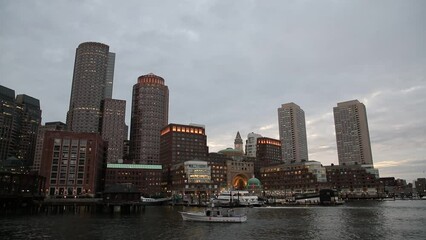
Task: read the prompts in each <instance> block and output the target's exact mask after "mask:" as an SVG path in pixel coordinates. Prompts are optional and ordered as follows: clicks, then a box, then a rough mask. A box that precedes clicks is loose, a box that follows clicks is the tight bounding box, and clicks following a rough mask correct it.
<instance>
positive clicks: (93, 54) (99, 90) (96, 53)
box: [67, 42, 115, 133]
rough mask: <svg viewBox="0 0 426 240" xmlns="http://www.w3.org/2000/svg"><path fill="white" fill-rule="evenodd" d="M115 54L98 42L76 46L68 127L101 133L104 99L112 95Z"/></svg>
mask: <svg viewBox="0 0 426 240" xmlns="http://www.w3.org/2000/svg"><path fill="white" fill-rule="evenodd" d="M114 64H115V54H114V53H111V52H109V46H108V45H106V44H103V43H97V42H85V43H81V44H80V45H79V46H78V48H77V49H76V54H75V61H74V73H73V80H72V89H71V97H70V105H69V110H68V113H67V126H68V130H70V131H73V132H93V133H96V132H99V130H100V129H101V127H100V118H101V116H102V113H101V101H102V100H103V99H105V98H111V97H112V83H113V76H114Z"/></svg>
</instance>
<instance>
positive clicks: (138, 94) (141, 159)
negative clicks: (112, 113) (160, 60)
mask: <svg viewBox="0 0 426 240" xmlns="http://www.w3.org/2000/svg"><path fill="white" fill-rule="evenodd" d="M168 114H169V88H168V87H167V86H166V85H164V79H163V78H162V77H159V76H156V75H154V74H152V73H150V74H148V75H143V76H140V77H139V78H138V82H137V83H136V84H135V85H134V86H133V95H132V117H131V123H130V125H131V126H130V156H129V157H130V159H131V160H132V161H133V162H135V163H141V164H159V162H160V131H161V129H163V128H164V127H165V126H166V125H167V124H168V119H169V118H168Z"/></svg>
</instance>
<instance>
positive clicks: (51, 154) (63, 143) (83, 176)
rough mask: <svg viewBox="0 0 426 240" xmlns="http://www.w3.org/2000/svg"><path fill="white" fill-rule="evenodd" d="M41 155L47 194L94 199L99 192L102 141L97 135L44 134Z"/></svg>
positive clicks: (102, 163) (41, 171) (42, 173)
mask: <svg viewBox="0 0 426 240" xmlns="http://www.w3.org/2000/svg"><path fill="white" fill-rule="evenodd" d="M42 155H43V158H42V161H41V166H40V175H41V176H44V177H46V194H48V195H51V196H54V195H61V196H63V195H73V196H75V195H80V194H90V195H94V194H95V193H97V192H99V191H101V190H102V188H103V183H102V177H103V166H104V161H103V158H104V141H103V140H102V138H101V136H100V135H99V134H98V133H76V132H68V131H47V132H46V133H45V138H44V144H43V153H42Z"/></svg>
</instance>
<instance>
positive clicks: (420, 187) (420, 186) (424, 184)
mask: <svg viewBox="0 0 426 240" xmlns="http://www.w3.org/2000/svg"><path fill="white" fill-rule="evenodd" d="M414 186H415V187H416V194H417V196H419V197H420V198H421V197H424V196H426V178H417V180H416V181H415V182H414Z"/></svg>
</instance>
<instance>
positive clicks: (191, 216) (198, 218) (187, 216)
mask: <svg viewBox="0 0 426 240" xmlns="http://www.w3.org/2000/svg"><path fill="white" fill-rule="evenodd" d="M180 214H181V215H182V219H183V220H184V221H195V222H234V223H242V222H245V221H247V216H246V215H241V216H206V215H205V214H204V213H193V212H180Z"/></svg>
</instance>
